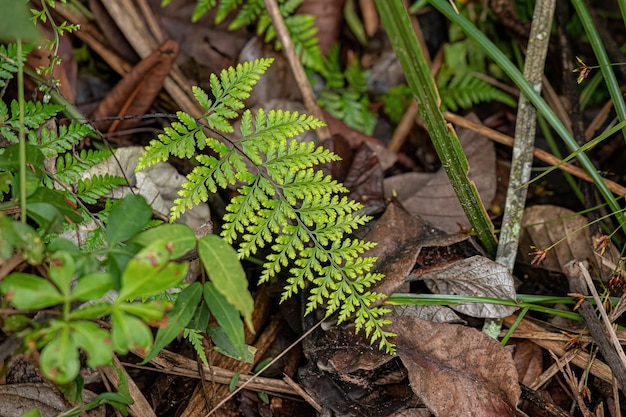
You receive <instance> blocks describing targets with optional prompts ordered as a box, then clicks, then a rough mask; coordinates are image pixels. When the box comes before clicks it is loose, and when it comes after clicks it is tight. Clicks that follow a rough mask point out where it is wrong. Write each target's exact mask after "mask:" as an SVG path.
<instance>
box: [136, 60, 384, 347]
mask: <svg viewBox="0 0 626 417" xmlns="http://www.w3.org/2000/svg"><path fill="white" fill-rule="evenodd" d="M271 62H272V60H271V59H258V60H255V61H253V62H247V63H244V64H240V65H238V66H237V67H236V68H229V69H228V70H224V71H222V73H221V74H220V77H219V78H218V77H216V76H211V79H210V85H211V93H212V96H213V97H214V99H210V98H209V95H208V94H207V93H206V92H204V91H202V90H201V89H199V88H194V95H195V97H196V99H197V100H198V102H199V103H200V104H201V105H202V107H203V108H204V109H205V113H204V114H203V116H202V118H201V119H202V120H201V122H200V121H196V120H195V119H193V118H192V117H190V116H189V115H187V114H186V113H183V112H179V113H178V119H179V121H178V122H175V123H172V126H171V128H168V129H165V130H164V133H163V134H161V135H159V137H158V140H153V141H151V142H150V144H149V146H148V147H147V148H146V150H145V152H144V154H143V155H142V157H141V158H140V161H139V164H138V169H144V168H146V167H148V166H151V165H154V164H156V163H158V162H161V161H164V160H166V159H167V158H168V157H169V156H170V155H175V156H178V157H187V158H190V157H192V156H194V155H195V160H196V162H197V165H196V167H195V168H194V169H193V171H192V172H191V173H190V174H189V175H188V176H187V181H186V182H185V183H184V184H183V185H182V188H181V190H180V191H179V196H180V197H179V198H177V199H176V200H175V201H174V206H173V207H172V209H171V213H170V217H171V220H175V219H177V218H178V217H180V215H181V214H183V213H184V212H185V210H186V209H188V208H191V207H193V206H194V205H196V204H198V203H200V202H202V201H206V200H207V198H208V194H209V193H213V192H216V191H217V188H218V187H220V188H225V187H227V186H229V185H230V186H235V185H236V186H237V187H238V192H239V195H238V196H236V197H234V198H233V199H232V200H231V201H230V204H228V206H227V207H226V211H227V214H226V215H225V217H224V224H223V229H222V237H223V238H224V239H225V240H226V241H227V242H229V243H230V244H233V243H234V242H235V241H239V242H240V244H239V247H238V254H239V257H240V258H246V257H249V256H251V255H254V254H256V253H257V251H258V250H259V249H260V248H264V247H266V246H269V247H270V248H271V253H270V254H269V255H268V256H267V258H266V261H265V263H264V265H263V272H262V273H261V277H260V282H265V281H267V280H269V279H270V278H272V277H275V276H277V275H278V274H279V273H281V271H283V270H284V269H285V268H288V267H290V269H289V278H288V279H287V283H286V285H285V291H284V293H283V297H282V300H285V299H287V298H289V297H291V296H292V295H294V294H296V293H297V292H298V291H300V290H301V289H303V288H304V286H305V282H306V281H309V282H311V283H312V289H311V295H310V297H309V299H308V303H307V306H306V312H307V313H310V312H311V311H313V310H314V309H316V308H317V307H318V306H320V305H322V304H324V303H325V304H326V307H325V308H326V315H327V316H330V315H332V314H333V313H336V312H337V313H338V323H341V322H343V321H346V320H348V319H351V318H354V319H355V324H356V329H357V331H359V330H361V329H365V333H366V335H367V336H368V337H369V338H370V340H371V341H372V342H374V341H376V340H379V347H380V348H381V349H382V348H385V349H386V350H387V352H393V350H394V347H393V344H392V343H391V342H390V341H389V339H388V338H389V337H390V336H393V334H392V333H390V332H386V331H385V330H384V329H383V326H384V325H385V324H388V323H389V320H386V319H384V318H383V317H382V316H383V315H384V314H385V313H387V312H388V310H387V309H385V308H382V307H372V306H371V305H372V303H373V302H374V301H376V300H377V299H379V298H381V297H383V295H381V294H377V293H373V292H371V291H369V290H368V289H369V288H370V287H371V286H372V285H373V284H374V283H376V282H377V281H379V280H380V279H381V278H382V277H383V276H382V275H381V274H376V273H371V272H369V271H370V270H371V268H372V266H373V264H374V262H375V258H372V257H363V256H362V254H363V253H364V252H365V251H367V250H368V249H371V248H372V247H373V246H374V245H375V244H374V243H370V242H364V241H362V240H359V239H352V238H348V237H346V236H345V235H346V234H349V233H351V232H352V231H353V230H355V229H356V228H358V227H359V226H361V225H363V224H365V223H366V222H367V221H368V220H369V219H370V218H369V217H367V216H363V215H359V214H355V212H357V211H358V210H359V209H360V208H361V205H360V204H359V203H357V202H355V201H351V200H349V199H348V198H347V197H345V196H340V194H341V193H347V192H348V190H347V189H346V188H345V187H344V186H343V185H342V184H340V183H339V182H337V181H335V180H333V179H332V178H331V177H330V176H325V175H324V174H323V173H322V172H321V171H316V170H314V169H313V167H314V166H315V165H318V164H323V163H326V162H331V161H336V160H338V159H339V157H338V156H337V155H335V154H333V153H332V152H331V151H329V150H327V149H325V148H323V147H321V146H319V147H315V145H314V144H313V143H309V142H297V141H295V140H291V141H288V139H290V138H293V137H295V136H297V135H298V134H299V133H302V132H304V131H306V130H311V129H316V128H317V127H320V126H323V123H322V122H321V121H320V120H318V119H315V118H314V117H311V116H306V115H300V114H298V113H297V112H289V111H280V110H278V111H274V110H272V111H269V112H265V111H264V110H262V109H261V110H259V111H257V112H256V114H252V112H250V111H249V110H246V111H244V113H243V115H242V117H241V127H240V139H238V140H234V141H232V142H230V143H229V144H226V143H224V142H222V141H219V140H217V139H215V138H212V137H208V136H206V134H205V130H204V129H203V127H202V126H208V127H209V128H210V130H212V131H214V132H215V133H217V136H221V135H220V134H219V132H224V133H230V132H233V127H232V125H231V124H230V122H229V120H232V119H234V118H235V117H236V116H237V115H238V113H237V112H236V110H240V109H242V108H243V107H244V105H243V102H242V100H244V99H246V98H247V97H248V96H249V93H250V90H251V88H252V86H253V85H254V84H255V83H256V81H257V80H258V79H259V76H260V75H261V74H263V73H264V72H265V71H266V70H267V68H268V67H269V65H270V64H271ZM205 147H209V148H210V149H211V150H212V151H213V152H214V154H215V155H216V156H210V155H205V154H197V153H196V149H204V148H205Z"/></svg>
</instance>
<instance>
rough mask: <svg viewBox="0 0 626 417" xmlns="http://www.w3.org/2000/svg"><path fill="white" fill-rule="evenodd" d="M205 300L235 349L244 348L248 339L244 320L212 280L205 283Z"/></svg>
mask: <svg viewBox="0 0 626 417" xmlns="http://www.w3.org/2000/svg"><path fill="white" fill-rule="evenodd" d="M204 301H205V302H206V305H207V306H208V307H209V310H211V314H213V317H215V319H216V320H217V323H218V324H219V325H220V327H221V328H222V330H223V331H224V333H226V336H228V338H229V339H230V341H231V343H232V344H233V346H234V347H235V349H237V350H238V351H241V350H243V349H244V346H245V344H246V341H245V336H244V331H243V322H242V321H241V316H240V315H239V312H238V311H237V309H236V308H235V307H234V306H233V305H232V304H230V303H229V302H228V301H227V300H226V298H225V297H224V296H223V295H222V293H220V292H219V291H217V289H216V288H215V285H213V283H212V282H205V283H204Z"/></svg>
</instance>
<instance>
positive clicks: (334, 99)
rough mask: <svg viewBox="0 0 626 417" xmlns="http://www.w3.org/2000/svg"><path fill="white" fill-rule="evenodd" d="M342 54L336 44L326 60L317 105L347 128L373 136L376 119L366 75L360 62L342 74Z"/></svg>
mask: <svg viewBox="0 0 626 417" xmlns="http://www.w3.org/2000/svg"><path fill="white" fill-rule="evenodd" d="M339 52H340V51H339V45H338V44H335V45H333V46H332V47H331V48H330V50H329V51H328V55H327V56H326V58H325V59H324V65H323V69H322V71H321V72H320V75H321V76H322V78H323V79H324V81H325V82H324V86H323V87H322V88H321V90H320V92H319V99H318V103H319V104H320V105H321V106H322V107H324V108H325V109H326V110H328V112H329V113H330V114H332V115H333V116H334V117H336V118H338V119H340V120H343V121H344V122H345V123H346V124H347V125H348V126H350V127H352V128H354V129H357V130H360V131H361V132H365V133H367V134H368V135H371V134H372V132H373V131H374V126H375V125H376V116H375V115H374V114H373V113H372V112H370V110H369V104H370V100H369V97H368V95H367V79H366V73H365V71H363V69H362V68H361V65H360V64H359V61H358V60H355V61H353V62H351V63H350V64H348V66H347V68H346V69H345V70H343V69H342V67H341V62H340V58H339Z"/></svg>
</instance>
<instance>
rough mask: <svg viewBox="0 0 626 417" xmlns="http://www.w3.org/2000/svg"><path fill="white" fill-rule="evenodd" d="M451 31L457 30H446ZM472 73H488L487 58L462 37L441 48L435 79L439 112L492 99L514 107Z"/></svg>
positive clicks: (511, 101) (505, 97)
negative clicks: (439, 67) (439, 105)
mask: <svg viewBox="0 0 626 417" xmlns="http://www.w3.org/2000/svg"><path fill="white" fill-rule="evenodd" d="M454 30H458V29H453V28H451V29H450V31H451V32H453V31H454ZM451 36H452V33H451ZM489 69H491V67H490V68H489ZM496 72H499V71H496ZM475 73H480V74H486V73H489V70H488V68H487V55H485V53H484V52H482V50H481V49H480V48H479V47H478V46H477V45H476V44H475V43H474V42H473V41H472V40H471V39H466V38H462V39H460V40H458V41H456V42H453V43H451V44H448V45H446V46H445V49H444V65H443V66H442V68H441V70H440V71H439V73H438V74H437V79H436V83H437V88H438V90H439V96H440V98H441V105H442V110H452V111H456V110H458V109H459V108H464V109H467V108H471V107H473V106H475V105H476V104H479V103H482V102H487V101H494V100H495V101H499V102H501V103H504V104H507V105H509V106H511V107H516V106H517V103H516V101H515V100H513V98H511V97H510V96H509V95H508V94H506V93H505V92H503V91H502V90H500V89H498V88H496V87H494V86H492V85H491V84H489V83H487V82H486V81H485V80H482V79H480V78H478V77H476V76H475V75H474V74H475ZM497 75H499V74H497Z"/></svg>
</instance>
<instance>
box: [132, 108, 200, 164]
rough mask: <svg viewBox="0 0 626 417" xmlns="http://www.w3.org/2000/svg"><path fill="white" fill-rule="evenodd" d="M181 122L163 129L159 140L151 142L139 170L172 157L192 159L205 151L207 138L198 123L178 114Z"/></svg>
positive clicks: (186, 115)
mask: <svg viewBox="0 0 626 417" xmlns="http://www.w3.org/2000/svg"><path fill="white" fill-rule="evenodd" d="M176 115H177V116H178V120H179V121H180V122H174V123H172V124H171V126H170V127H166V128H165V129H163V133H161V134H159V135H158V139H153V140H151V141H150V143H149V145H148V146H146V149H145V150H144V152H143V154H142V155H141V156H140V157H139V160H138V162H137V170H138V171H139V170H142V169H146V168H147V167H150V166H152V165H156V164H158V163H159V162H165V161H167V159H168V158H169V157H170V156H176V157H178V158H191V157H192V156H193V155H194V154H195V152H196V147H197V148H198V149H204V147H205V146H206V141H207V137H206V135H205V134H204V132H203V131H202V128H201V127H200V126H198V124H197V123H196V121H195V120H194V119H193V118H192V117H191V116H189V115H188V114H187V113H185V112H182V111H179V112H177V113H176Z"/></svg>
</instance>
